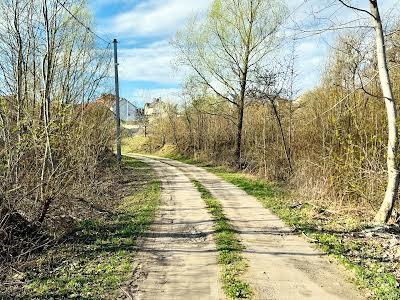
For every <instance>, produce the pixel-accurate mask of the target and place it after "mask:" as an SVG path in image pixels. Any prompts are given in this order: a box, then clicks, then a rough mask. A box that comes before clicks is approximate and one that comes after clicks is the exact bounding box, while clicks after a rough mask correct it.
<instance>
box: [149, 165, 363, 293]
mask: <svg viewBox="0 0 400 300" xmlns="http://www.w3.org/2000/svg"><path fill="white" fill-rule="evenodd" d="M157 160H158V161H160V162H163V163H164V164H163V165H165V164H167V165H169V166H172V167H174V169H171V170H170V171H171V172H176V174H178V175H179V176H181V174H182V173H181V172H183V173H184V174H185V175H186V176H188V177H189V178H191V179H196V180H198V181H200V182H201V183H202V184H203V185H204V186H205V187H206V188H207V189H209V190H210V191H211V193H212V194H213V195H214V197H216V198H218V199H219V200H220V201H221V203H222V205H223V207H224V211H225V214H226V215H227V217H228V218H229V219H230V220H231V222H232V224H233V225H234V226H235V228H236V229H237V230H238V231H239V232H240V235H241V239H242V241H243V244H244V245H245V247H246V250H245V256H246V257H247V259H248V260H249V270H248V272H247V275H246V277H247V280H248V282H249V283H250V284H251V285H252V287H253V289H254V290H255V293H256V295H255V299H263V300H264V299H265V300H266V299H320V300H327V299H363V298H362V297H361V296H360V294H359V292H358V291H357V289H356V288H355V287H354V286H353V285H352V284H350V283H349V282H348V281H347V280H346V279H347V278H348V276H349V274H348V273H347V272H345V270H344V268H343V267H341V266H338V265H337V264H335V263H331V262H330V261H329V260H328V258H327V257H324V256H323V254H322V253H320V252H318V251H317V250H315V249H314V248H313V247H312V246H311V245H310V244H309V243H308V242H306V241H305V240H304V239H303V238H301V237H299V236H297V235H294V234H292V230H291V229H290V228H288V227H287V226H285V225H284V224H283V222H282V221H281V220H280V219H279V218H278V217H276V216H275V215H273V214H272V213H271V212H270V211H269V210H267V209H265V208H263V207H262V205H261V204H260V203H259V202H258V201H257V200H256V199H255V198H254V197H252V196H249V195H248V194H246V193H245V192H244V191H242V190H241V189H239V188H237V187H235V186H234V185H232V184H229V183H227V182H225V181H223V180H222V179H220V178H219V177H217V176H215V175H213V174H211V173H209V172H207V171H205V170H204V169H202V168H199V167H196V166H191V165H187V164H183V163H180V162H177V161H173V160H168V159H161V158H157ZM159 167H160V168H164V167H162V166H161V165H160V166H159ZM193 205H195V204H194V203H193ZM197 205H198V204H197ZM185 207H190V208H192V204H190V205H189V203H188V202H187V205H186V206H185ZM213 259H214V258H213ZM163 299H172V298H163ZM186 299H194V298H191V297H189V296H188V297H187V298H186Z"/></svg>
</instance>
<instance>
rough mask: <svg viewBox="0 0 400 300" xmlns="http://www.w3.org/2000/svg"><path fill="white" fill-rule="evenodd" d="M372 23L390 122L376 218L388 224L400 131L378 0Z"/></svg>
mask: <svg viewBox="0 0 400 300" xmlns="http://www.w3.org/2000/svg"><path fill="white" fill-rule="evenodd" d="M370 7H371V14H372V21H373V25H374V28H375V35H376V55H377V60H378V70H379V78H380V82H381V88H382V94H383V97H384V98H385V105H386V112H387V121H388V135H389V136H388V149H387V171H388V181H387V187H386V193H385V198H384V200H383V202H382V205H381V207H380V209H379V211H378V213H377V214H376V216H375V222H377V223H386V222H387V221H388V220H389V218H390V216H391V214H392V211H393V208H394V205H395V202H396V199H397V194H398V188H399V170H398V158H397V150H398V129H397V124H396V121H397V108H396V103H395V99H394V96H393V91H392V85H391V80H390V75H389V70H388V65H387V58H386V47H385V37H384V33H383V28H382V21H381V17H380V13H379V8H378V1H377V0H370Z"/></svg>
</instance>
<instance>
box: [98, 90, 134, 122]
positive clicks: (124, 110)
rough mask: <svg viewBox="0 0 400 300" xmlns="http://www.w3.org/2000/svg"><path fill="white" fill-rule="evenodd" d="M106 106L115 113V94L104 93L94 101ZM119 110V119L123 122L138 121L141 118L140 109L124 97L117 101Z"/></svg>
mask: <svg viewBox="0 0 400 300" xmlns="http://www.w3.org/2000/svg"><path fill="white" fill-rule="evenodd" d="M96 102H97V103H101V104H103V105H105V106H107V107H108V108H109V109H110V110H111V111H112V112H114V113H115V96H114V95H112V94H105V95H102V96H101V97H100V99H98V100H97V101H96ZM119 111H120V116H121V120H122V121H125V122H133V121H138V120H139V119H140V118H141V115H142V110H141V109H138V108H137V107H136V106H135V105H133V104H132V103H131V102H129V101H128V100H127V99H125V98H121V99H120V101H119Z"/></svg>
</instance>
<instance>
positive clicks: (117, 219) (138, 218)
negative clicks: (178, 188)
mask: <svg viewBox="0 0 400 300" xmlns="http://www.w3.org/2000/svg"><path fill="white" fill-rule="evenodd" d="M124 164H125V166H126V167H128V168H130V169H132V172H138V178H139V179H140V178H141V176H140V174H142V175H143V176H148V174H149V172H152V171H151V170H150V169H149V167H148V166H147V165H145V164H144V163H142V162H140V161H137V160H135V159H132V158H124ZM144 172H146V173H147V175H144ZM147 180H148V181H147V182H146V183H145V184H143V183H142V184H141V185H142V186H141V187H140V188H139V189H138V190H137V192H135V193H134V194H133V195H131V196H128V197H126V198H125V199H123V201H122V203H121V205H120V206H119V207H118V208H117V210H116V211H115V212H113V214H112V216H110V217H107V218H105V219H102V220H86V221H83V222H81V224H80V225H79V227H78V228H77V230H76V231H75V234H74V236H72V237H71V239H70V242H66V243H64V244H61V245H59V246H57V247H56V248H55V249H51V250H49V251H48V252H47V253H45V254H43V255H41V256H40V257H39V258H38V260H37V262H36V266H35V267H34V268H33V269H31V270H29V271H27V272H26V273H25V274H23V277H24V280H25V281H27V282H30V283H29V284H28V285H26V287H25V292H26V293H27V294H28V295H29V298H30V299H60V298H61V299H66V298H68V299H74V298H77V299H115V298H117V297H118V294H119V293H120V292H121V291H120V290H119V287H120V286H121V284H123V283H124V281H126V280H129V279H130V277H131V276H132V262H133V259H134V255H135V249H134V246H135V242H136V239H137V237H138V236H140V234H141V233H143V232H144V231H145V230H146V229H147V228H148V227H149V226H150V224H151V223H152V222H153V220H154V217H155V212H156V210H157V208H158V205H159V199H160V183H159V182H158V181H156V180H155V178H154V176H150V177H147Z"/></svg>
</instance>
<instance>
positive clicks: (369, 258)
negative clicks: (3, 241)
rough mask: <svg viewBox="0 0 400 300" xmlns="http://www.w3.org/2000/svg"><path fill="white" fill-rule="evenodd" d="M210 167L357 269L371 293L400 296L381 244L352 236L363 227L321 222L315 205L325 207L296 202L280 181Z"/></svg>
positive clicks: (385, 298) (358, 277)
mask: <svg viewBox="0 0 400 300" xmlns="http://www.w3.org/2000/svg"><path fill="white" fill-rule="evenodd" d="M208 170H209V171H211V172H213V173H215V174H216V175H218V176H220V177H222V178H223V179H225V180H226V181H228V182H230V183H232V184H234V185H236V186H238V187H239V188H241V189H243V190H244V191H246V192H247V193H248V194H249V195H252V196H254V197H256V198H257V199H258V200H259V201H260V202H261V203H262V204H263V205H264V207H266V208H269V209H271V210H272V211H273V213H275V214H276V215H278V216H279V217H280V218H281V219H282V220H283V221H284V222H285V223H286V224H288V225H290V226H292V227H294V228H295V229H296V230H297V231H298V232H299V233H304V234H305V235H306V236H307V237H308V238H309V239H311V240H312V241H313V242H314V243H315V244H316V245H317V246H318V247H319V248H320V249H321V250H323V251H324V252H326V253H328V254H330V255H332V256H334V257H335V258H337V259H338V260H339V261H340V262H341V263H342V264H343V265H345V266H346V267H347V268H348V269H350V270H352V271H354V273H355V274H356V281H357V282H356V283H357V284H358V285H359V286H360V287H362V288H364V289H366V290H367V291H368V293H369V294H368V296H369V297H372V298H375V299H382V300H395V299H400V289H399V283H398V282H397V280H396V278H395V276H394V275H393V273H392V272H391V270H390V269H389V266H392V268H393V264H388V263H387V260H385V258H384V252H383V249H382V247H381V246H380V245H379V244H378V243H376V242H375V241H374V240H373V239H369V240H366V239H357V238H354V237H353V235H352V232H357V231H358V230H360V229H361V228H357V226H351V225H350V226H349V228H347V230H341V231H339V230H337V229H334V227H335V226H334V225H335V224H334V222H332V224H329V223H328V224H326V223H324V224H323V223H321V222H320V221H319V220H318V218H315V216H316V213H319V212H316V209H317V210H318V209H319V210H323V209H322V208H315V207H314V206H312V205H310V204H307V203H304V204H301V205H297V204H294V203H293V200H292V198H291V195H290V193H288V191H287V190H285V188H284V187H283V186H280V185H278V184H273V183H270V182H267V181H266V180H262V179H257V178H254V177H252V176H249V175H247V174H244V173H235V172H229V171H226V170H223V169H221V168H208ZM393 263H394V264H396V263H395V262H393ZM397 265H398V263H397Z"/></svg>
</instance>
